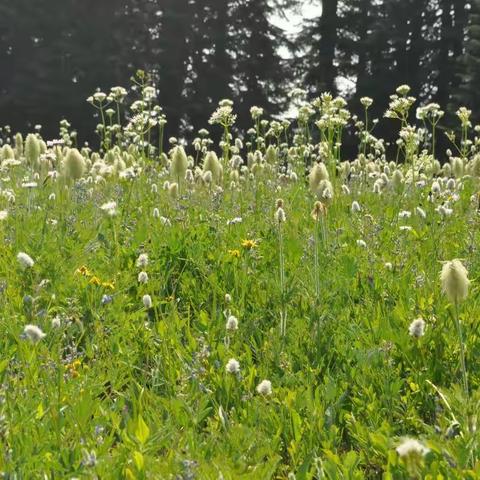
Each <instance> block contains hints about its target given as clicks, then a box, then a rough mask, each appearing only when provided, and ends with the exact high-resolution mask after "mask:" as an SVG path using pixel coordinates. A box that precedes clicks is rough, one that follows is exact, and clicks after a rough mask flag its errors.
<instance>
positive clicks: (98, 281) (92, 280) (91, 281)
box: [88, 275, 102, 285]
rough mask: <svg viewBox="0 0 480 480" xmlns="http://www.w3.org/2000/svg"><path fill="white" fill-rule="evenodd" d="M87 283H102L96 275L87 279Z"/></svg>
mask: <svg viewBox="0 0 480 480" xmlns="http://www.w3.org/2000/svg"><path fill="white" fill-rule="evenodd" d="M88 283H90V284H92V285H101V284H102V282H101V281H100V279H99V278H98V277H96V276H95V275H94V276H93V277H92V278H91V279H90V280H89V281H88Z"/></svg>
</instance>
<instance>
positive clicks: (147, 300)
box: [142, 295, 153, 308]
mask: <svg viewBox="0 0 480 480" xmlns="http://www.w3.org/2000/svg"><path fill="white" fill-rule="evenodd" d="M142 302H143V306H144V307H145V308H152V305H153V303H152V297H151V296H150V295H144V296H143V297H142Z"/></svg>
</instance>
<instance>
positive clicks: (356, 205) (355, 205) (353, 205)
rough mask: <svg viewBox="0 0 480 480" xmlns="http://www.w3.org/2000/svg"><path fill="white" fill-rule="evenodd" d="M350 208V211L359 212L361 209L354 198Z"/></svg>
mask: <svg viewBox="0 0 480 480" xmlns="http://www.w3.org/2000/svg"><path fill="white" fill-rule="evenodd" d="M351 210H352V213H357V212H360V210H361V208H360V204H359V203H358V202H357V201H356V200H354V201H353V202H352V207H351Z"/></svg>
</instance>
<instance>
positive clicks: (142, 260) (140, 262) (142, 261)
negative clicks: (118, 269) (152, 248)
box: [135, 253, 148, 268]
mask: <svg viewBox="0 0 480 480" xmlns="http://www.w3.org/2000/svg"><path fill="white" fill-rule="evenodd" d="M135 265H136V266H137V267H140V268H145V267H146V266H147V265H148V253H141V254H140V255H139V256H138V258H137V261H136V262H135Z"/></svg>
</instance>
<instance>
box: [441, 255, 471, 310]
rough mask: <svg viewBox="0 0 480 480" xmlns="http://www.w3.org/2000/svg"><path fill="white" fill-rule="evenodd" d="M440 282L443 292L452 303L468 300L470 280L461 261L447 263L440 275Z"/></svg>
mask: <svg viewBox="0 0 480 480" xmlns="http://www.w3.org/2000/svg"><path fill="white" fill-rule="evenodd" d="M440 280H441V282H442V292H443V293H445V294H446V295H447V298H448V299H449V300H450V301H451V302H452V303H458V302H459V301H461V300H465V299H466V298H467V295H468V286H469V285H470V280H469V279H468V272H467V269H466V268H465V267H464V266H463V264H462V262H461V261H460V260H458V259H454V260H451V261H448V262H445V263H444V264H443V267H442V272H441V273H440Z"/></svg>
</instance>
